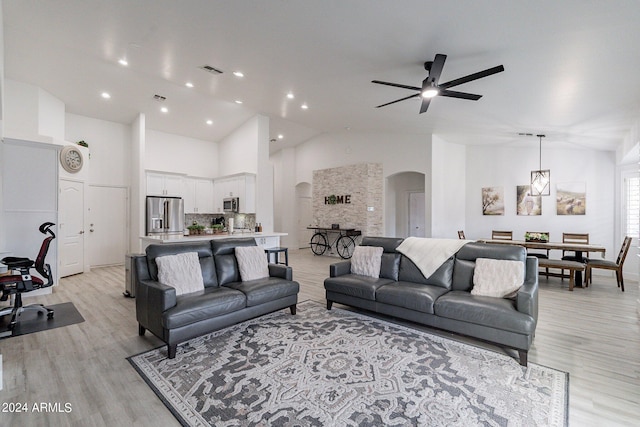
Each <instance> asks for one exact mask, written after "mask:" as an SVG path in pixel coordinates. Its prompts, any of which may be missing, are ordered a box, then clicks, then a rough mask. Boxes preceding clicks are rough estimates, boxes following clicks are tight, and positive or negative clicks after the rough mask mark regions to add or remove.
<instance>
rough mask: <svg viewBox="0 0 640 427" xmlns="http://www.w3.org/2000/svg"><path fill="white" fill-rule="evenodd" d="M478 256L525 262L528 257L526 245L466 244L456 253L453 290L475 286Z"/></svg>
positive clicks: (466, 289) (463, 289)
mask: <svg viewBox="0 0 640 427" xmlns="http://www.w3.org/2000/svg"><path fill="white" fill-rule="evenodd" d="M477 258H491V259H506V260H512V261H522V262H523V263H524V262H525V260H526V259H527V252H526V250H525V248H524V247H522V246H516V245H502V244H500V245H496V244H491V243H480V242H471V243H468V244H466V245H465V246H463V247H462V248H461V249H460V250H459V251H458V253H457V254H456V258H455V263H454V266H453V279H452V286H451V289H452V290H455V291H467V292H469V291H471V288H473V270H474V268H475V265H476V259H477Z"/></svg>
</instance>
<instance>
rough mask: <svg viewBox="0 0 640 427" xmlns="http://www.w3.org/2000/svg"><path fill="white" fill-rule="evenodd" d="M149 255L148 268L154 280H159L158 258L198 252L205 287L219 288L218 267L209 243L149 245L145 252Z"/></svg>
mask: <svg viewBox="0 0 640 427" xmlns="http://www.w3.org/2000/svg"><path fill="white" fill-rule="evenodd" d="M145 252H146V254H147V267H148V269H149V276H150V277H151V279H152V280H155V281H157V280H158V265H157V264H156V258H157V257H159V256H165V255H175V254H180V253H184V252H197V253H198V259H199V261H200V270H202V279H203V281H204V287H205V288H208V287H217V286H218V280H217V277H216V266H215V262H214V260H213V254H212V252H211V244H210V243H209V242H193V243H170V244H165V245H149V246H147V248H146V250H145Z"/></svg>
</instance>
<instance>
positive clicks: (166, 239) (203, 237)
mask: <svg viewBox="0 0 640 427" xmlns="http://www.w3.org/2000/svg"><path fill="white" fill-rule="evenodd" d="M287 235H288V233H279V232H275V231H274V232H262V233H255V232H245V233H234V234H199V235H197V236H181V235H176V234H161V235H157V236H141V237H140V238H141V239H142V240H143V241H146V242H147V243H188V242H205V241H208V240H219V239H231V238H236V237H254V238H255V237H281V236H287Z"/></svg>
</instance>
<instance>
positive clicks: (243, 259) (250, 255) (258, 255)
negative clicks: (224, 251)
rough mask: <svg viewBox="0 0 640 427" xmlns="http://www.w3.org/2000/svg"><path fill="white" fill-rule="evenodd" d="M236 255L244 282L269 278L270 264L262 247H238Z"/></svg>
mask: <svg viewBox="0 0 640 427" xmlns="http://www.w3.org/2000/svg"><path fill="white" fill-rule="evenodd" d="M235 255H236V260H237V261H238V270H239V271H240V278H241V279H242V281H243V282H246V281H248V280H256V279H264V278H265V277H269V265H268V264H269V263H268V262H267V257H266V256H265V254H264V248H263V247H262V246H238V247H236V248H235Z"/></svg>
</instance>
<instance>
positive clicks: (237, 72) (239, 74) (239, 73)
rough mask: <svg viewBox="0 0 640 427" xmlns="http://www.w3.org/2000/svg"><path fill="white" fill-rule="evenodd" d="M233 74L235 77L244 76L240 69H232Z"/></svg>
mask: <svg viewBox="0 0 640 427" xmlns="http://www.w3.org/2000/svg"><path fill="white" fill-rule="evenodd" d="M233 75H234V76H236V77H244V73H243V72H242V71H234V72H233Z"/></svg>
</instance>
